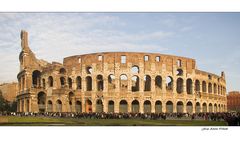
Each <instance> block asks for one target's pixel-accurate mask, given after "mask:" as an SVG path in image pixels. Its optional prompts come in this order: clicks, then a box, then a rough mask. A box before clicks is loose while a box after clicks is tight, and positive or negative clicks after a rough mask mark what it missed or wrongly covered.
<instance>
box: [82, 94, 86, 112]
mask: <svg viewBox="0 0 240 160" xmlns="http://www.w3.org/2000/svg"><path fill="white" fill-rule="evenodd" d="M85 101H86V100H85V98H84V96H83V97H82V112H86V102H85Z"/></svg>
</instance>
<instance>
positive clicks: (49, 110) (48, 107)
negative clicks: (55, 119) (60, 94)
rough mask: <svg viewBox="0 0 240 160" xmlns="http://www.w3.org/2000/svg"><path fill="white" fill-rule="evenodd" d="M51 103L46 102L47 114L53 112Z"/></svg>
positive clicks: (49, 101)
mask: <svg viewBox="0 0 240 160" xmlns="http://www.w3.org/2000/svg"><path fill="white" fill-rule="evenodd" d="M52 105H53V104H52V101H51V100H48V104H47V112H53V106H52Z"/></svg>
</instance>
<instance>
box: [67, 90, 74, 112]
mask: <svg viewBox="0 0 240 160" xmlns="http://www.w3.org/2000/svg"><path fill="white" fill-rule="evenodd" d="M73 101H74V93H73V92H69V94H68V102H69V109H68V111H69V112H72V111H73V104H72V103H73Z"/></svg>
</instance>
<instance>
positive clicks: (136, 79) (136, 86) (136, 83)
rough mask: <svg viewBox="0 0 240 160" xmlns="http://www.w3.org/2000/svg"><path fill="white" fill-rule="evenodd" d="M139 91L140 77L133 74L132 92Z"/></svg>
mask: <svg viewBox="0 0 240 160" xmlns="http://www.w3.org/2000/svg"><path fill="white" fill-rule="evenodd" d="M137 91H139V77H138V76H133V77H132V92H137Z"/></svg>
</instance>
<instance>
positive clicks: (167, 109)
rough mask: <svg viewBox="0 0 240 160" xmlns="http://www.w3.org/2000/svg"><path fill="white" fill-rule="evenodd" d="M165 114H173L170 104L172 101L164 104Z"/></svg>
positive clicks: (171, 104)
mask: <svg viewBox="0 0 240 160" xmlns="http://www.w3.org/2000/svg"><path fill="white" fill-rule="evenodd" d="M166 113H173V103H172V101H168V102H167V103H166Z"/></svg>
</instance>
